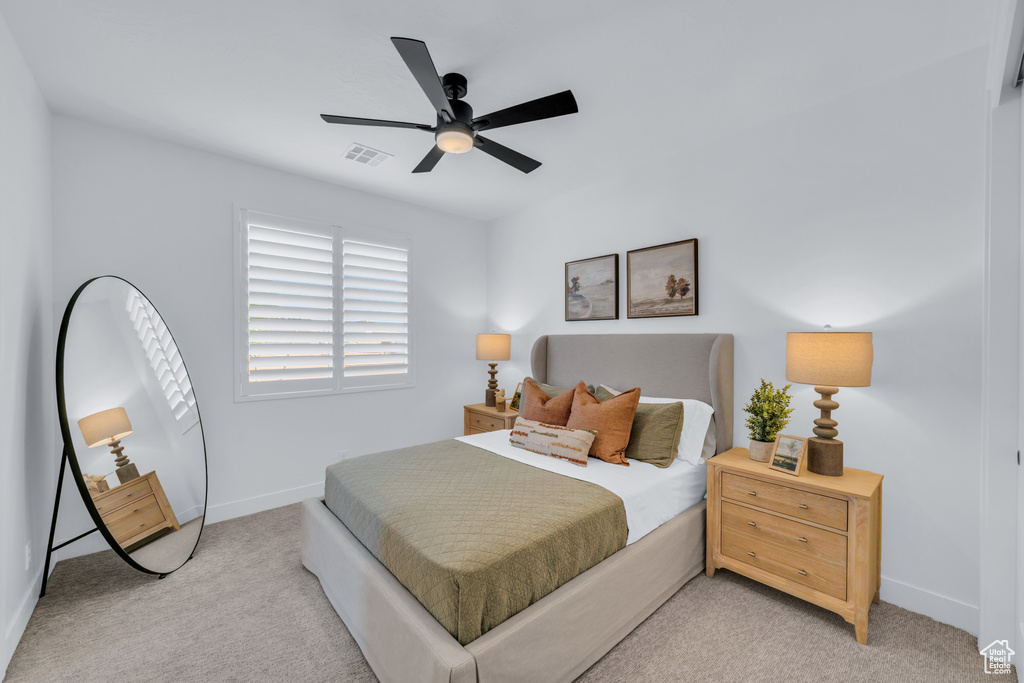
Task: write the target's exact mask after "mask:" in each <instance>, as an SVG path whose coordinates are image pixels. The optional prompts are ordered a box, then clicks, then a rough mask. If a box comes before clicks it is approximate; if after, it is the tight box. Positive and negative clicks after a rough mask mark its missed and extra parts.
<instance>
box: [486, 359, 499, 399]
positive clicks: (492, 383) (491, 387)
mask: <svg viewBox="0 0 1024 683" xmlns="http://www.w3.org/2000/svg"><path fill="white" fill-rule="evenodd" d="M488 365H490V366H491V369H490V370H488V371H487V372H488V374H490V376H491V379H490V380H489V381H488V382H487V391H486V393H484V405H486V406H487V407H488V408H493V407H494V404H495V400H494V394H495V393H496V392H497V391H498V380H496V379H495V378H494V377H495V375H497V374H498V364H497V363H488Z"/></svg>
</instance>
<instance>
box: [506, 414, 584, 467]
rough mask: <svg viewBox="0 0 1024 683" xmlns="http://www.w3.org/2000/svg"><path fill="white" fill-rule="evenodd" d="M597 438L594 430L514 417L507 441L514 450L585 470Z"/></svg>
mask: <svg viewBox="0 0 1024 683" xmlns="http://www.w3.org/2000/svg"><path fill="white" fill-rule="evenodd" d="M596 436H597V432H595V431H594V430H593V429H569V428H568V427H559V426H558V425H549V424H546V423H544V422H537V421H536V420H527V419H524V418H522V417H517V418H516V423H515V426H513V427H512V435H511V436H510V437H509V439H508V441H509V443H510V444H512V445H513V446H515V447H517V448H522V449H524V450H527V451H532V452H534V453H540V454H541V455H550V456H551V457H552V458H558V459H559V460H568V461H569V462H571V463H573V464H574V465H580V466H581V467H586V466H587V453H589V452H590V447H591V446H592V445H593V443H594V438H595V437H596Z"/></svg>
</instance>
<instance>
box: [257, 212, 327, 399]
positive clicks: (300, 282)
mask: <svg viewBox="0 0 1024 683" xmlns="http://www.w3.org/2000/svg"><path fill="white" fill-rule="evenodd" d="M246 245H247V247H246V253H247V262H246V263H247V273H246V282H247V296H248V300H247V318H248V340H247V348H248V367H247V382H248V383H249V384H250V385H252V384H254V383H258V384H264V383H267V384H268V385H272V386H270V387H266V388H267V389H269V390H270V391H293V390H300V391H301V390H303V389H315V388H330V387H331V386H332V385H333V377H334V341H333V340H334V305H335V302H334V294H333V290H334V256H333V249H334V239H333V237H332V236H331V235H330V234H316V233H315V232H313V231H310V232H304V231H300V230H298V229H283V228H279V227H271V226H268V225H260V224H258V223H252V222H250V223H249V224H248V230H247V234H246ZM272 387H276V388H272Z"/></svg>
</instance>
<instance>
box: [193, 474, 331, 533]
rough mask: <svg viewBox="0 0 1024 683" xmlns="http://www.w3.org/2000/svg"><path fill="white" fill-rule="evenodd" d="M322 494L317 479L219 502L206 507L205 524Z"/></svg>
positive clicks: (322, 489)
mask: <svg viewBox="0 0 1024 683" xmlns="http://www.w3.org/2000/svg"><path fill="white" fill-rule="evenodd" d="M322 495H324V482H323V481H318V482H315V483H313V484H307V485H306V486H298V487H296V488H293V489H286V490H284V491H274V492H273V493H266V494H263V495H262V496H253V497H252V498H243V499H242V500H236V501H233V502H231V503H220V504H218V505H211V506H209V507H207V508H206V522H205V523H206V524H213V523H215V522H223V521H224V520H226V519H234V518H235V517H242V516H244V515H251V514H253V513H254V512H263V511H264V510H270V509H273V508H277V507H281V506H282V505H291V504H292V503H299V502H301V501H304V500H306V499H307V498H312V497H313V496H322Z"/></svg>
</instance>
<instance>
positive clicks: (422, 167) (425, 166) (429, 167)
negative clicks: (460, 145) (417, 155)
mask: <svg viewBox="0 0 1024 683" xmlns="http://www.w3.org/2000/svg"><path fill="white" fill-rule="evenodd" d="M443 156H444V152H442V151H441V149H440V148H439V147H438V146H437V145H434V146H433V147H431V148H430V151H429V152H427V156H425V157H423V161H421V162H420V163H419V164H417V165H416V168H414V169H412V172H413V173H430V172H431V171H433V170H434V167H435V166H437V162H438V161H440V160H441V157H443Z"/></svg>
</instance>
